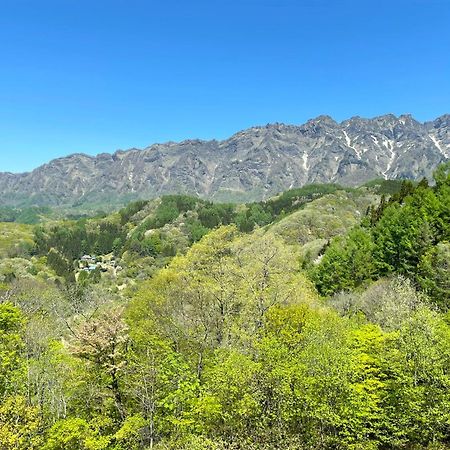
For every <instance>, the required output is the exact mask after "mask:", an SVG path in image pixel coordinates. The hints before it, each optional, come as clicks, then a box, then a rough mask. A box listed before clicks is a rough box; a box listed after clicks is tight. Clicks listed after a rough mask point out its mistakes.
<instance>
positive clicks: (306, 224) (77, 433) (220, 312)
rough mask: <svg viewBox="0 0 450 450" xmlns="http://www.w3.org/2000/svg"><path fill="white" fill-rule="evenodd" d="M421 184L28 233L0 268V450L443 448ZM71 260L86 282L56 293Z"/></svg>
mask: <svg viewBox="0 0 450 450" xmlns="http://www.w3.org/2000/svg"><path fill="white" fill-rule="evenodd" d="M436 182H437V183H436V186H434V187H430V186H428V183H426V182H425V181H422V182H420V183H419V184H417V185H414V184H413V183H401V184H398V183H390V182H381V184H380V182H376V183H375V184H374V185H373V186H372V185H370V186H368V187H366V188H362V189H355V190H353V189H341V188H339V187H338V186H334V185H329V186H321V185H319V186H317V185H316V186H311V187H305V188H302V189H295V190H292V191H289V192H287V193H284V194H281V195H280V196H278V197H275V198H274V199H270V200H268V201H266V202H260V203H252V204H247V205H239V206H236V205H231V204H213V203H210V202H207V201H204V200H201V199H197V198H193V197H187V196H177V195H174V196H166V197H164V198H162V199H159V200H153V201H150V202H135V203H134V204H131V205H129V207H127V208H125V209H123V210H121V211H120V212H118V213H116V214H111V215H109V216H106V215H102V217H96V218H93V219H87V218H81V219H79V220H78V219H77V220H74V221H66V222H58V223H52V224H49V223H48V224H45V223H44V224H43V225H42V226H40V227H38V228H37V229H36V230H35V243H36V251H37V253H38V254H37V255H36V256H33V257H30V256H29V255H28V254H27V253H23V254H18V253H16V254H9V253H8V254H5V255H4V256H5V257H3V258H0V275H1V277H2V278H1V279H0V283H1V286H0V296H1V302H0V344H1V345H0V394H1V398H0V448H2V449H3V448H4V449H6V450H13V449H17V450H22V449H23V450H25V449H32V450H33V449H36V450H37V449H43V450H71V449H74V450H75V449H76V450H149V449H156V450H168V449H173V450H175V449H176V450H179V449H185V450H188V449H189V450H207V449H208V450H274V449H283V450H294V449H295V450H306V449H315V450H319V449H320V450H338V449H339V450H363V449H364V450H403V449H411V450H419V449H429V450H430V449H434V450H437V449H439V450H443V449H445V448H446V446H447V448H448V444H449V442H450V434H449V424H450V416H449V411H450V394H449V392H450V322H449V320H448V317H447V316H446V315H445V314H444V313H443V312H441V310H446V308H447V307H448V305H447V303H448V299H447V291H448V286H447V284H448V283H447V281H448V239H449V225H448V224H449V222H450V221H449V216H448V213H449V209H448V208H449V206H448V205H449V204H450V202H449V201H448V200H449V198H450V197H449V195H450V191H449V182H448V171H447V169H446V168H445V167H444V168H443V169H439V171H438V173H437V174H436ZM379 193H383V194H386V193H390V194H392V196H391V197H383V198H382V200H381V202H380V204H379V205H378V206H377V207H372V208H368V206H370V205H371V204H373V203H374V202H376V201H377V199H378V198H379V197H378V194H379ZM366 211H367V215H365V212H366ZM12 245H13V246H14V243H13V244H12ZM86 252H88V253H91V254H92V253H93V252H95V254H96V256H97V258H96V262H97V261H102V262H101V264H102V270H103V272H102V274H101V276H98V277H97V280H96V281H97V282H96V283H92V281H93V280H92V279H91V277H90V276H89V275H87V274H85V272H81V273H78V274H77V282H76V283H75V282H74V279H75V277H73V275H74V272H75V271H78V272H79V271H80V267H79V266H80V263H79V258H80V256H81V255H82V254H84V253H86ZM6 256H9V257H8V258H6ZM113 257H114V258H113ZM85 259H87V260H89V258H85ZM49 265H51V266H52V267H53V270H51V269H49ZM82 265H83V263H81V266H82ZM115 266H119V267H120V268H117V270H116V267H115ZM55 272H56V273H57V274H59V275H60V276H57V275H56V274H55ZM97 275H100V270H99V271H98V274H97ZM385 275H388V276H387V277H385ZM310 276H312V277H313V280H312V281H311V280H310V279H309V277H310ZM313 282H315V283H316V286H317V288H318V289H319V291H320V293H321V294H324V295H327V296H329V298H327V299H326V300H324V299H321V298H320V297H319V296H318V294H317V292H316V290H315V288H314V285H313ZM427 296H428V297H427ZM436 305H437V306H438V307H439V309H438V308H436Z"/></svg>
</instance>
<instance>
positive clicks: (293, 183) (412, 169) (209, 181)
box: [0, 114, 450, 205]
mask: <svg viewBox="0 0 450 450" xmlns="http://www.w3.org/2000/svg"><path fill="white" fill-rule="evenodd" d="M449 158H450V115H444V116H442V117H439V118H437V119H436V120H434V121H432V122H426V123H420V122H418V121H416V120H415V119H414V118H413V117H411V116H410V115H402V116H399V117H396V116H394V115H392V114H388V115H385V116H380V117H375V118H373V119H364V118H361V117H353V118H351V119H348V120H345V121H343V122H341V123H337V122H335V121H334V120H333V119H332V118H331V117H329V116H319V117H317V118H316V119H313V120H309V121H308V122H307V123H305V124H304V125H300V126H295V125H285V124H279V123H275V124H270V125H266V126H260V127H253V128H249V129H247V130H244V131H240V132H238V133H236V134H235V135H233V136H231V137H230V138H229V139H227V140H224V141H216V140H213V141H202V140H188V141H183V142H180V143H174V142H169V143H165V144H154V145H152V146H150V147H148V148H145V149H143V150H139V149H131V150H127V151H117V152H116V153H114V154H100V155H98V156H96V157H91V156H87V155H84V154H74V155H70V156H67V157H65V158H59V159H55V160H53V161H51V162H49V163H48V164H45V165H43V166H41V167H39V168H37V169H35V170H34V171H32V172H30V173H25V174H11V173H0V204H10V205H21V204H38V205H72V204H83V203H86V204H88V203H89V204H94V203H100V202H108V201H109V202H111V201H112V200H114V199H116V200H120V201H126V200H129V199H132V198H152V197H157V196H160V195H162V194H167V193H188V194H194V195H199V196H201V197H205V198H210V199H213V200H234V201H249V200H260V199H264V198H267V197H269V196H271V195H273V194H276V193H278V192H280V191H283V190H286V189H289V188H292V187H299V186H302V185H304V184H307V183H324V182H337V183H341V184H344V185H358V184H361V183H363V182H365V181H368V180H370V179H373V178H376V177H383V178H386V179H387V178H411V179H417V178H421V177H423V176H428V177H429V176H430V175H431V173H432V171H433V170H434V169H435V167H436V166H437V165H438V164H439V163H441V162H443V161H445V160H447V159H449Z"/></svg>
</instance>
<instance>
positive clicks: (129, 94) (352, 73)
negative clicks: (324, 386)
mask: <svg viewBox="0 0 450 450" xmlns="http://www.w3.org/2000/svg"><path fill="white" fill-rule="evenodd" d="M449 23H450V1H448V0H442V1H438V0H407V1H406V0H390V1H386V0H371V1H369V0H358V1H356V0H342V1H333V0H328V1H325V0H316V1H313V0H310V1H302V0H297V1H294V0H292V1H289V0H258V1H257V0H236V1H235V0H223V1H216V0H207V1H196V0H192V1H187V0H179V1H175V0H164V1H163V0H161V1H152V0H146V1H143V0H142V1H140V0H126V1H120V0H107V1H106V0H89V1H86V0H33V1H31V0H29V1H25V0H0V171H14V172H17V171H25V170H30V169H33V168H34V167H36V166H38V165H39V164H42V163H44V162H46V161H48V160H50V159H52V158H55V157H58V156H64V155H67V154H69V153H74V152H83V153H88V154H97V153H101V152H112V151H114V150H116V149H119V148H122V149H126V148H130V147H145V146H147V145H149V144H151V143H154V142H164V141H168V140H183V139H187V138H203V139H210V138H218V139H222V138H226V137H228V136H229V135H231V134H233V133H234V132H236V131H238V130H240V129H243V128H246V127H249V126H252V125H258V124H266V123H268V122H276V121H278V122H287V123H303V122H305V121H306V120H307V119H309V118H311V117H315V116H317V115H319V114H329V115H331V116H333V117H334V118H335V119H337V120H343V119H345V118H348V117H351V116H354V115H360V116H367V117H371V116H375V115H380V114H384V113H388V112H393V113H395V114H401V113H412V114H413V115H414V116H415V117H416V118H418V119H419V120H429V119H432V118H434V117H437V116H439V115H441V114H444V113H448V112H450V26H449Z"/></svg>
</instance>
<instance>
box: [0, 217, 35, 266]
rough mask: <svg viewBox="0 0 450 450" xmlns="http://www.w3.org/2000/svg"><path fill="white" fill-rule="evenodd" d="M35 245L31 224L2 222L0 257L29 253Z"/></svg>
mask: <svg viewBox="0 0 450 450" xmlns="http://www.w3.org/2000/svg"><path fill="white" fill-rule="evenodd" d="M32 247H33V228H32V227H31V226H30V225H21V224H17V223H6V222H0V258H5V257H11V256H23V255H27V254H28V253H29V252H30V250H31V249H32Z"/></svg>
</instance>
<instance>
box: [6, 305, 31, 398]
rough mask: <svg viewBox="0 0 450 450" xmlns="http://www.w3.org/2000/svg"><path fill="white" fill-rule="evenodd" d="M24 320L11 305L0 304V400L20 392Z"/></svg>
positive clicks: (22, 367) (22, 370) (22, 369)
mask: <svg viewBox="0 0 450 450" xmlns="http://www.w3.org/2000/svg"><path fill="white" fill-rule="evenodd" d="M24 324H25V320H24V318H23V316H22V314H21V312H20V310H19V309H18V308H16V307H14V306H13V305H12V304H11V303H3V304H0V398H2V397H4V396H5V395H8V394H12V393H19V392H20V391H21V387H22V382H23V377H24V361H23V359H22V358H21V353H22V351H23V346H24V343H23V339H22V337H23V330H24Z"/></svg>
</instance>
